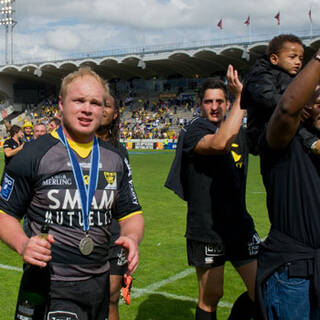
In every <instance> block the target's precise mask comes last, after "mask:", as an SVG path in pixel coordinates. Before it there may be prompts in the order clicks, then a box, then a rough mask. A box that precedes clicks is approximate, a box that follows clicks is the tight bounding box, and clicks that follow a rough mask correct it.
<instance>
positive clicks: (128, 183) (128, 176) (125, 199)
mask: <svg viewBox="0 0 320 320" xmlns="http://www.w3.org/2000/svg"><path fill="white" fill-rule="evenodd" d="M123 161H124V172H123V178H122V181H121V182H120V190H119V197H118V200H117V202H116V206H115V212H114V218H116V219H117V220H122V219H124V218H125V217H126V216H129V215H132V214H135V213H142V211H141V206H140V204H139V200H138V196H137V194H136V191H135V188H134V185H133V180H132V172H131V168H130V165H129V161H128V159H127V158H123Z"/></svg>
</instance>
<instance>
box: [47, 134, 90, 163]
mask: <svg viewBox="0 0 320 320" xmlns="http://www.w3.org/2000/svg"><path fill="white" fill-rule="evenodd" d="M51 135H52V136H53V137H54V138H56V139H59V136H58V133H57V131H56V129H54V130H53V131H52V132H51ZM67 140H68V143H69V146H70V147H71V148H72V149H73V150H74V151H75V152H76V153H77V154H78V155H79V156H80V157H81V158H83V159H84V158H87V157H88V156H89V154H90V152H91V150H92V146H93V141H91V142H89V143H78V142H75V141H72V140H70V139H68V138H67Z"/></svg>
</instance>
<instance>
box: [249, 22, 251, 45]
mask: <svg viewBox="0 0 320 320" xmlns="http://www.w3.org/2000/svg"><path fill="white" fill-rule="evenodd" d="M249 43H250V44H251V17H250V24H249Z"/></svg>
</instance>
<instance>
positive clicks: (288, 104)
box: [266, 51, 320, 149]
mask: <svg viewBox="0 0 320 320" xmlns="http://www.w3.org/2000/svg"><path fill="white" fill-rule="evenodd" d="M317 54H320V51H318V53H317ZM319 81H320V61H319V60H317V59H314V58H313V59H311V60H310V61H309V63H308V64H307V65H306V66H305V67H304V68H303V70H302V71H301V72H299V74H298V75H297V76H296V77H295V78H294V80H293V81H292V82H291V83H290V85H289V87H288V88H287V90H286V91H285V93H284V94H283V96H282V98H281V100H280V101H279V103H278V105H277V108H276V110H275V111H274V113H273V114H272V116H271V118H270V121H269V124H268V127H267V134H266V140H267V143H268V145H269V146H270V147H271V148H273V149H281V148H284V147H286V146H287V145H288V144H289V143H290V141H291V139H292V138H293V137H294V135H295V134H296V131H297V129H298V127H299V124H300V120H301V113H302V110H303V108H304V106H305V105H307V104H308V102H309V100H310V98H311V97H312V94H313V92H314V90H315V88H316V86H317V85H318V83H319Z"/></svg>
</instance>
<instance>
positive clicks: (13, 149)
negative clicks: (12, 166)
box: [3, 125, 23, 165]
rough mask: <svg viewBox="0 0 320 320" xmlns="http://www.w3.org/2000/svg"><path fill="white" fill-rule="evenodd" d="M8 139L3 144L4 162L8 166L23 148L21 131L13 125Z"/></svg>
mask: <svg viewBox="0 0 320 320" xmlns="http://www.w3.org/2000/svg"><path fill="white" fill-rule="evenodd" d="M9 133H10V139H7V140H6V141H5V142H4V144H3V152H4V161H5V165H8V163H9V162H10V160H11V159H12V158H13V157H14V156H15V155H16V154H17V153H18V152H19V151H20V150H21V149H22V148H23V142H22V138H23V131H22V129H21V128H20V127H19V126H17V125H13V126H12V127H11V128H10V130H9Z"/></svg>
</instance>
